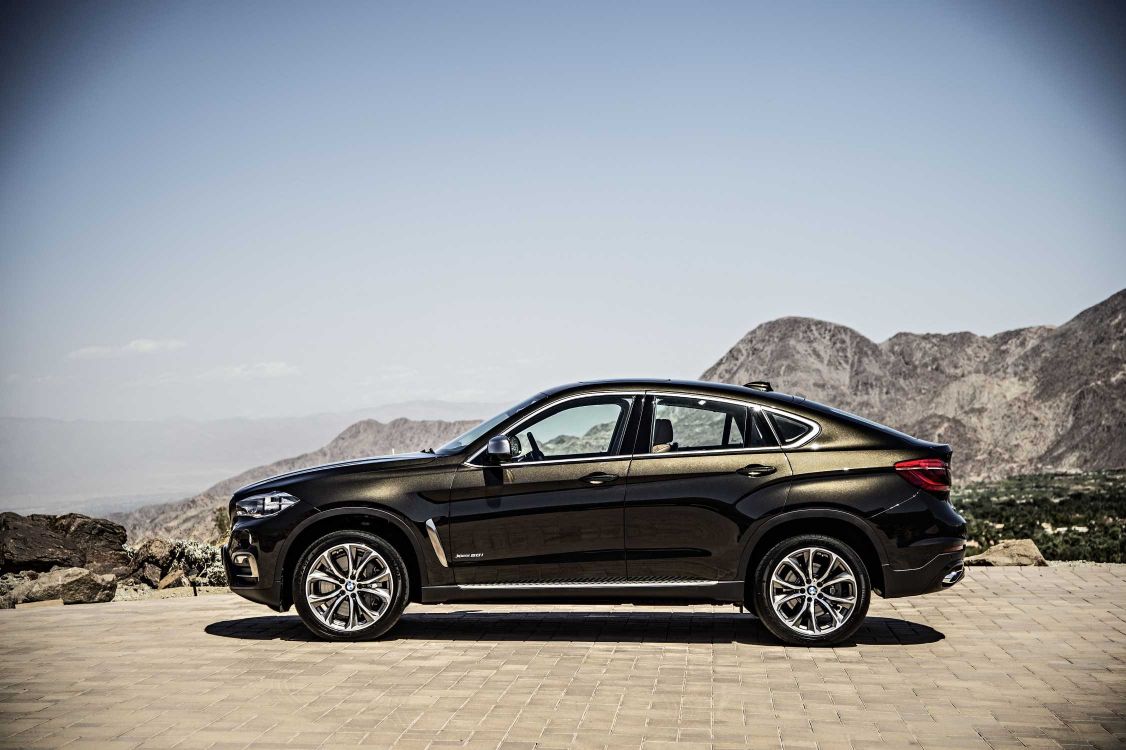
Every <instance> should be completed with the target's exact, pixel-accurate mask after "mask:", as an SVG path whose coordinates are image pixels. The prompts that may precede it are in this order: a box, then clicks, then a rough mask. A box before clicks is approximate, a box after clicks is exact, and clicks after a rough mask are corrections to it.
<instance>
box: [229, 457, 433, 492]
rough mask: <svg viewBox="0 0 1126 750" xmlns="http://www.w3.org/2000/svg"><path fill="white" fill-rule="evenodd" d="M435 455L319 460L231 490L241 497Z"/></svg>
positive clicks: (419, 462) (404, 465) (410, 464)
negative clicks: (297, 483)
mask: <svg viewBox="0 0 1126 750" xmlns="http://www.w3.org/2000/svg"><path fill="white" fill-rule="evenodd" d="M436 458H438V457H437V456H435V455H434V454H433V453H398V454H396V455H394V456H371V457H368V458H357V459H353V460H350V461H338V462H336V463H331V464H321V465H320V466H310V467H308V468H305V469H298V470H296V471H290V472H286V473H285V474H277V475H275V476H272V477H268V478H266V479H261V480H259V481H257V482H252V483H251V484H248V485H246V486H244V487H240V488H239V489H238V490H236V491H235V493H234V499H238V498H240V497H244V496H246V495H248V494H251V493H254V492H261V491H263V490H274V489H279V488H281V487H284V486H287V485H289V484H292V483H294V482H300V481H304V480H307V479H314V478H318V477H325V476H331V475H334V474H350V473H353V472H359V471H362V472H365V473H367V472H375V471H393V470H399V469H412V468H415V467H417V466H425V465H426V464H429V463H431V462H433V461H434V460H435V459H436Z"/></svg>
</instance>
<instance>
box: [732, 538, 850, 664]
mask: <svg viewBox="0 0 1126 750" xmlns="http://www.w3.org/2000/svg"><path fill="white" fill-rule="evenodd" d="M811 551H812V554H811ZM811 558H812V567H813V570H812V572H813V576H812V579H811V578H810V575H809V563H810V559H811ZM776 575H777V577H776ZM825 584H830V585H828V586H826V585H825ZM754 592H755V595H754V603H755V612H756V614H757V615H758V617H759V619H760V620H762V622H763V624H764V625H766V627H767V629H768V630H770V632H771V633H773V634H774V635H775V636H776V637H777V638H778V639H779V640H781V641H783V642H784V643H788V644H790V645H794V646H830V645H833V644H835V643H840V642H841V641H844V640H847V639H848V638H850V637H852V635H853V634H854V633H856V630H857V628H859V627H860V625H861V624H862V623H863V622H864V617H865V615H867V614H868V604H869V602H870V601H871V597H872V587H871V583H870V581H869V578H868V570H867V568H865V567H864V562H863V561H862V560H861V559H860V556H859V555H858V554H856V551H855V550H854V549H853V548H852V547H851V546H849V545H848V544H847V543H845V542H843V541H841V540H840V539H836V538H834V537H831V536H824V535H822V534H802V535H800V536H795V537H791V538H789V539H784V540H782V541H781V542H779V543H778V544H776V545H774V547H772V548H771V549H770V551H769V552H767V553H766V555H765V556H764V557H763V558H762V560H761V561H760V562H759V564H758V566H757V567H756V569H755V575H754Z"/></svg>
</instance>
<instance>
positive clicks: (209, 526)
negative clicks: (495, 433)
mask: <svg viewBox="0 0 1126 750" xmlns="http://www.w3.org/2000/svg"><path fill="white" fill-rule="evenodd" d="M477 422H478V420H468V421H457V422H449V421H444V420H436V419H428V420H411V419H405V418H401V419H395V420H392V421H390V422H386V423H384V422H379V421H376V420H374V419H365V420H362V421H360V422H356V423H355V424H353V425H352V426H351V427H349V428H348V429H346V430H344V432H342V433H340V434H339V435H337V436H336V438H334V439H333V440H332V442H330V443H329V444H328V445H326V446H324V447H323V448H320V449H318V450H315V451H312V452H310V453H304V454H302V455H300V456H296V457H294V458H286V459H282V460H281V461H275V462H274V463H272V464H267V465H265V466H258V467H255V468H253V469H250V470H248V471H244V472H242V473H241V474H238V475H236V476H233V477H231V478H229V479H225V480H223V481H222V482H219V483H218V484H215V485H213V486H211V487H209V488H207V489H206V490H204V491H203V492H201V493H199V494H198V495H195V496H194V497H190V498H188V499H186V500H179V501H176V502H171V503H161V504H159V505H147V506H144V507H142V508H137V509H136V510H132V511H129V512H126V513H115V514H111V515H110V518H111V519H113V520H114V521H117V522H118V523H120V524H121V525H123V526H124V527H125V528H126V529H127V530H128V532H129V539H130V540H131V541H134V542H136V541H139V540H141V539H145V538H149V537H165V538H170V539H195V540H197V541H212V540H214V539H215V537H216V528H215V520H214V515H215V509H216V508H221V507H224V506H225V505H226V503H227V500H229V499H230V496H231V494H232V493H233V492H234V491H235V490H237V489H238V488H239V487H242V486H243V485H246V484H250V483H251V482H256V481H258V480H260V479H265V478H267V477H271V476H274V475H275V474H284V473H285V472H289V471H296V470H297V469H303V468H307V467H309V466H318V465H320V464H327V463H332V462H334V461H347V460H349V459H353V458H364V457H366V456H379V455H385V454H389V453H404V452H410V451H416V450H419V449H421V448H428V447H437V446H439V445H441V444H443V443H445V442H447V441H449V440H450V439H451V438H454V437H456V436H457V435H460V434H461V433H463V432H465V431H466V430H468V429H469V428H470V427H472V426H473V425H475V424H477Z"/></svg>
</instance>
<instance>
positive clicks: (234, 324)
mask: <svg viewBox="0 0 1126 750" xmlns="http://www.w3.org/2000/svg"><path fill="white" fill-rule="evenodd" d="M1059 7H1062V10H1059ZM1108 8H1110V10H1108ZM1057 10H1058V12H1057ZM1117 13H1118V11H1116V10H1113V6H1086V5H1080V4H1070V5H1067V6H1054V5H1051V4H1037V3H1008V2H1005V3H994V4H980V3H979V4H966V3H931V4H923V3H850V4H843V3H824V4H822V3H796V4H777V5H762V4H746V3H732V4H724V3H708V4H695V5H693V4H679V3H647V4H599V3H559V4H554V5H551V4H546V3H511V4H494V3H472V4H458V3H448V4H447V3H439V4H430V3H421V4H409V5H407V4H403V5H390V4H374V3H364V4H347V3H335V4H327V5H326V4H288V5H287V4H277V3H270V4H265V3H240V4H232V3H190V4H172V3H137V4H131V3H116V4H110V3H70V4H45V5H39V6H37V7H36V8H30V6H29V8H25V9H24V12H22V13H20V14H18V15H11V14H10V15H9V16H8V17H7V19H6V21H5V24H4V38H5V41H6V43H5V45H3V46H4V47H5V51H4V52H3V55H4V58H3V60H2V61H0V62H3V69H4V70H5V71H6V72H5V73H4V74H3V78H2V79H0V80H2V81H3V99H2V106H0V125H2V130H0V314H2V316H3V322H4V325H3V329H2V333H0V414H3V415H19V416H52V417H61V418H108V417H123V418H134V419H148V418H160V417H167V416H187V417H198V418H210V417H220V416H235V415H244V416H259V415H283V414H301V413H309V412H317V411H328V410H346V409H352V408H357V407H361V406H365V405H371V404H381V403H388V402H394V401H400V400H405V399H414V398H441V399H450V400H475V401H505V400H514V399H518V398H522V397H523V396H526V395H528V394H530V393H532V392H534V391H536V390H538V389H540V388H542V387H544V386H547V385H551V384H554V383H557V382H563V381H569V380H575V379H582V378H587V377H602V376H624V375H640V376H675V377H693V376H696V375H698V374H699V373H700V372H702V371H703V370H704V369H705V368H706V367H707V366H709V365H710V364H711V363H712V362H714V361H715V359H716V358H718V357H719V356H720V355H721V354H722V353H723V352H724V351H725V350H726V349H727V348H728V347H729V346H730V345H731V344H733V343H734V342H735V341H736V340H737V339H738V338H739V337H740V336H741V335H742V334H744V333H745V332H746V331H747V330H749V329H750V328H753V327H754V326H755V325H757V324H759V323H762V322H764V321H767V320H770V319H773V318H776V317H779V316H783V315H807V316H813V317H818V318H825V319H829V320H833V321H836V322H840V323H844V324H847V325H850V326H852V327H854V328H856V329H858V330H859V331H861V332H862V333H864V334H865V335H867V336H869V337H871V338H873V339H875V340H882V339H883V338H886V337H887V336H889V335H890V334H892V333H894V332H896V331H900V330H910V331H937V332H947V331H957V330H971V331H974V332H978V333H995V332H998V331H1001V330H1005V329H1009V328H1014V327H1019V326H1025V325H1033V324H1041V323H1057V324H1058V323H1062V322H1064V321H1065V320H1067V319H1068V318H1070V317H1071V316H1072V315H1074V314H1075V313H1077V312H1079V311H1080V310H1081V309H1083V308H1084V307H1087V306H1089V305H1091V304H1094V303H1096V302H1098V301H1099V300H1101V299H1103V298H1105V297H1106V296H1109V295H1110V294H1111V293H1113V292H1114V291H1116V290H1118V289H1119V288H1122V287H1123V286H1126V260H1124V258H1126V252H1124V248H1126V243H1124V239H1126V210H1124V209H1126V106H1124V85H1126V78H1124V70H1126V66H1124V64H1123V53H1122V50H1123V45H1122V44H1121V41H1122V38H1123V37H1122V24H1121V16H1120V15H1116V14H1117ZM1061 14H1063V15H1061ZM769 375H770V372H769V363H764V367H763V376H764V377H769Z"/></svg>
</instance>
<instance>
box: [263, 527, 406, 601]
mask: <svg viewBox="0 0 1126 750" xmlns="http://www.w3.org/2000/svg"><path fill="white" fill-rule="evenodd" d="M346 530H355V531H367V532H370V533H372V534H376V535H378V536H380V537H382V538H384V539H386V540H387V542H388V544H390V545H391V546H392V547H394V548H395V551H396V552H398V553H399V554H400V555H401V556H402V558H403V563H404V564H405V565H406V566H407V573H408V574H409V576H410V599H409V600H410V601H412V602H416V601H419V600H420V599H421V597H422V587H423V586H425V585H426V582H424V581H423V580H422V578H423V576H425V575H426V571H425V570H424V568H423V565H422V560H423V559H425V558H424V557H423V553H422V548H421V543H420V541H419V539H418V537H417V535H416V533H415V532H414V531H413V530H412V529H411V527H410V524H409V523H408V522H407V521H406V520H405V519H403V518H401V517H400V516H398V515H396V514H395V513H392V512H391V511H388V510H384V509H383V508H374V507H371V506H365V505H357V506H347V507H342V508H332V509H331V510H326V511H322V512H320V513H317V514H315V515H313V516H310V517H309V518H307V519H305V520H304V521H303V522H301V524H300V525H298V526H297V528H295V529H294V530H293V532H292V533H291V534H290V535H289V537H288V538H287V539H286V541H285V545H284V546H283V548H282V550H281V552H280V554H279V555H278V559H279V560H280V561H281V565H280V567H279V568H278V571H277V572H276V573H275V578H276V579H277V580H278V582H279V584H280V585H281V598H282V605H283V606H284V607H289V606H290V605H291V604H292V603H293V580H292V579H293V570H294V568H295V567H296V566H297V561H298V560H299V559H300V558H301V554H302V553H303V552H304V551H305V550H306V549H307V548H308V547H309V545H310V544H312V543H313V541H314V540H316V539H319V538H320V537H322V536H324V535H325V534H327V533H329V532H332V531H346Z"/></svg>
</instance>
